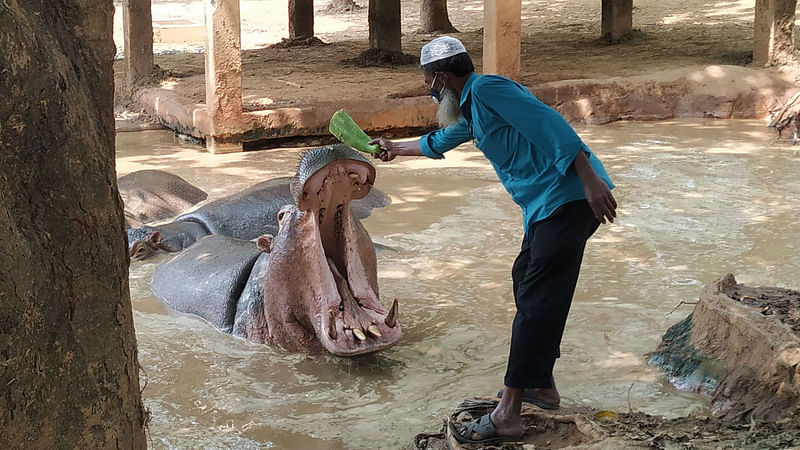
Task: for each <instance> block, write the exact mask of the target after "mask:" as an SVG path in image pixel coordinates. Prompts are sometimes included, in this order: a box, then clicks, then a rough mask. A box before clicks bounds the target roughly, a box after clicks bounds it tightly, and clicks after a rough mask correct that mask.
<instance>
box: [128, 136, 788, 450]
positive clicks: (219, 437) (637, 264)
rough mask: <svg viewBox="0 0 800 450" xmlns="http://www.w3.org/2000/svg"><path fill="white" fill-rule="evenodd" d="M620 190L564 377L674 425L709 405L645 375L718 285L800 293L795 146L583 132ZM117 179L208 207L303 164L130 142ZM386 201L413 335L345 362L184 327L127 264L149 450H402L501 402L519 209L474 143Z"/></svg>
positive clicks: (588, 271)
mask: <svg viewBox="0 0 800 450" xmlns="http://www.w3.org/2000/svg"><path fill="white" fill-rule="evenodd" d="M579 132H580V133H581V134H582V136H584V138H585V140H586V141H587V142H588V143H589V144H590V145H591V146H592V148H593V149H594V150H595V151H596V152H597V153H598V154H600V155H601V157H602V159H603V160H604V162H605V164H606V166H607V168H608V170H609V172H610V173H611V175H612V178H613V179H614V181H615V182H616V184H617V186H618V189H617V190H616V191H615V195H616V196H617V199H618V200H619V203H620V205H621V208H620V211H619V213H620V217H619V221H618V223H617V224H614V225H611V226H608V225H607V226H603V227H601V229H600V230H599V231H598V233H597V234H596V235H595V237H594V238H593V239H592V240H591V241H590V244H589V246H588V248H587V255H586V259H585V263H584V266H583V271H582V273H581V278H580V281H579V286H578V290H577V292H576V295H575V302H574V305H573V309H572V313H571V315H570V319H569V322H568V324H567V331H566V335H565V337H564V342H563V344H562V353H563V357H562V358H561V360H560V361H559V363H558V364H557V366H556V379H557V381H558V383H559V389H560V390H561V392H562V396H563V397H564V403H565V404H566V405H585V406H591V407H594V408H598V409H610V410H617V411H627V410H628V408H629V407H630V408H633V409H634V410H636V411H644V412H648V413H653V414H661V415H666V416H678V415H685V414H688V413H699V414H705V413H707V412H708V408H707V403H706V400H705V399H703V398H701V397H699V396H697V395H695V394H691V393H683V392H679V391H677V390H675V389H674V388H673V387H671V386H670V385H669V383H668V382H667V380H666V379H665V377H664V376H663V375H662V374H661V373H659V372H658V371H657V370H655V369H653V368H651V367H649V366H647V364H646V361H647V357H646V356H645V354H646V353H647V352H649V351H651V350H653V349H654V348H655V347H656V346H657V345H658V342H659V339H660V336H661V335H662V333H663V332H664V330H666V328H667V327H669V326H670V325H672V324H673V323H675V322H677V321H678V320H680V319H681V318H683V317H684V316H685V315H687V314H688V313H689V312H690V308H691V307H690V306H682V307H680V308H678V309H677V310H676V311H674V312H673V310H675V308H676V306H677V305H678V304H679V303H680V302H681V301H686V302H690V301H693V300H695V299H696V298H697V296H698V294H699V292H700V289H701V288H702V286H703V285H704V284H706V283H707V282H709V281H711V280H713V279H715V278H716V277H719V276H721V275H722V274H724V273H725V272H733V273H734V274H736V276H737V279H738V280H740V281H743V282H746V283H752V284H763V285H774V286H784V287H794V288H798V287H800V286H799V285H798V284H797V281H796V280H797V274H798V269H799V268H800V256H798V255H799V253H798V251H797V249H796V248H795V246H796V245H798V244H797V237H798V233H800V217H799V216H800V212H798V208H797V206H796V205H797V199H798V198H800V177H798V175H797V174H798V173H799V172H798V167H800V152H798V149H796V148H794V147H792V146H790V145H786V144H773V145H770V141H771V140H772V139H773V136H772V134H771V133H770V132H769V130H767V129H766V128H765V127H764V126H763V124H762V123H761V122H754V121H704V120H693V121H672V122H661V123H618V124H612V125H607V126H603V127H591V128H588V127H587V128H579ZM117 142H118V171H119V174H120V175H122V174H124V173H127V172H130V171H133V170H138V169H142V168H160V169H164V170H169V171H171V172H174V173H177V174H179V175H181V176H183V177H184V178H186V179H187V180H189V181H191V182H193V183H195V184H197V185H198V186H200V187H201V188H203V189H206V190H207V191H209V194H210V195H209V200H211V199H214V198H218V197H220V196H222V195H225V194H228V193H230V192H233V191H236V190H239V189H241V188H244V187H246V186H249V185H251V184H254V183H256V182H258V181H261V180H263V179H265V178H268V177H271V176H278V175H285V174H289V173H291V171H292V169H293V166H294V164H295V163H296V161H297V155H298V154H299V153H300V151H299V150H286V149H282V150H265V151H260V152H248V153H244V154H238V155H216V156H214V155H209V154H207V153H204V152H202V151H200V150H199V149H198V147H196V146H194V145H192V144H190V143H184V142H181V141H179V140H176V139H175V138H174V137H173V136H172V135H171V134H170V133H168V132H160V131H150V132H139V133H125V134H120V135H119V136H118V138H117ZM377 186H378V187H379V188H380V189H382V190H384V191H385V192H387V193H388V194H389V195H390V196H391V197H392V199H393V204H392V205H391V206H389V207H387V208H384V209H382V210H378V211H375V212H374V214H373V216H372V217H370V218H369V219H367V220H366V221H365V225H366V227H367V229H368V230H369V232H370V234H371V235H372V237H373V239H374V240H375V241H377V242H379V243H382V244H386V245H389V246H391V247H393V248H394V249H395V250H396V251H386V252H382V253H381V254H380V255H379V257H378V261H379V279H380V286H381V296H382V298H383V300H384V302H388V301H391V299H392V298H395V297H396V298H398V299H399V301H400V304H401V321H402V325H403V327H404V332H405V335H404V339H403V341H402V343H401V344H399V345H397V346H396V347H394V348H392V349H389V350H388V351H384V352H382V353H380V354H378V355H370V356H366V357H360V358H356V359H340V358H336V357H331V356H326V355H300V354H288V353H285V352H283V351H281V350H279V349H275V348H270V347H267V346H261V345H253V344H250V343H248V342H244V341H242V340H239V339H236V338H232V337H230V336H228V335H225V334H222V333H221V332H219V331H217V330H215V329H214V328H212V327H211V326H210V325H208V324H206V323H205V322H203V321H201V320H199V319H196V318H193V317H190V316H185V315H181V314H177V313H174V312H172V311H170V310H168V309H167V308H166V307H164V306H163V305H162V304H161V302H160V301H159V300H157V299H156V298H154V297H153V296H152V295H151V293H150V290H149V286H148V283H149V278H150V275H151V273H152V271H153V269H154V268H155V266H156V265H157V264H158V263H159V262H161V261H163V258H161V259H156V260H151V261H147V262H144V263H133V264H132V266H131V295H132V298H133V307H134V310H135V322H136V331H137V337H138V343H139V358H140V362H141V364H142V366H143V369H144V370H143V375H144V380H145V382H146V387H145V388H144V398H145V403H146V405H147V407H148V408H149V410H150V412H151V414H152V421H151V423H150V438H151V443H152V446H153V447H155V448H166V447H171V448H201V447H202V448H267V447H275V448H305V449H338V448H358V449H360V448H407V447H409V446H410V444H411V442H412V439H413V436H414V434H415V433H418V432H421V431H435V430H436V427H437V425H436V424H437V420H438V418H439V417H440V416H442V415H445V414H446V413H447V412H448V411H450V410H451V409H452V408H453V407H455V406H456V405H457V404H458V403H459V402H460V401H461V400H462V399H464V398H467V397H470V396H474V395H490V394H493V393H495V392H496V391H497V389H498V388H499V387H500V385H501V382H502V376H503V373H504V370H505V366H504V363H505V359H506V353H507V348H508V340H509V333H510V323H511V319H512V316H513V299H512V296H511V283H510V266H511V263H512V261H513V259H514V257H515V256H516V253H517V251H518V248H519V245H520V239H521V230H522V227H521V223H520V213H519V210H518V208H517V207H516V206H515V205H514V204H513V203H511V201H510V200H509V198H508V196H507V194H506V193H505V192H504V191H503V188H502V187H501V186H500V185H499V184H498V183H497V182H496V178H495V176H494V173H493V172H492V170H491V168H490V167H489V166H488V164H487V163H486V162H485V161H484V160H483V158H482V156H481V155H480V153H478V152H477V151H476V150H475V149H474V148H473V147H471V146H468V145H465V146H464V147H463V148H461V149H459V150H456V151H454V152H451V153H450V154H448V157H447V159H445V160H444V161H429V160H424V159H419V160H408V161H405V162H402V163H391V164H383V163H381V164H379V166H378V178H377Z"/></svg>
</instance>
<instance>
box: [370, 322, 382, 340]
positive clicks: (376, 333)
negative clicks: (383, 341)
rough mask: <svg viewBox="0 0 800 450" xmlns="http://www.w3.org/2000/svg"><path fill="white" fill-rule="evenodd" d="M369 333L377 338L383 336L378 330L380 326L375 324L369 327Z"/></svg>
mask: <svg viewBox="0 0 800 450" xmlns="http://www.w3.org/2000/svg"><path fill="white" fill-rule="evenodd" d="M367 333H369V335H370V336H372V337H374V338H376V339H377V338H380V337H382V336H383V335H382V334H381V332H380V331H378V327H376V326H375V324H372V325H370V326H368V327H367Z"/></svg>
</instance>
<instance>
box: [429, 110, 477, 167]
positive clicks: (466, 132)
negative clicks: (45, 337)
mask: <svg viewBox="0 0 800 450" xmlns="http://www.w3.org/2000/svg"><path fill="white" fill-rule="evenodd" d="M470 139H472V134H471V133H470V129H469V125H468V124H467V121H466V119H464V118H463V117H462V118H461V119H459V120H458V122H456V123H454V124H452V125H449V126H447V127H446V128H441V129H438V130H434V131H431V132H430V133H428V134H426V135H424V136H422V137H421V138H420V140H419V147H420V149H421V150H422V154H423V155H425V156H427V157H428V158H433V159H442V158H444V152H446V151H448V150H452V149H454V148H456V147H458V146H459V145H461V144H463V143H464V142H467V141H468V140H470Z"/></svg>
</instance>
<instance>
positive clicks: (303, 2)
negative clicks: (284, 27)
mask: <svg viewBox="0 0 800 450" xmlns="http://www.w3.org/2000/svg"><path fill="white" fill-rule="evenodd" d="M312 36H314V0H289V39H303V38H310V37H312Z"/></svg>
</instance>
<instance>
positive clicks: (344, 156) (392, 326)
mask: <svg viewBox="0 0 800 450" xmlns="http://www.w3.org/2000/svg"><path fill="white" fill-rule="evenodd" d="M374 180H375V168H374V167H373V166H372V164H370V162H369V161H368V160H367V159H366V158H365V157H363V156H362V155H361V154H359V153H358V152H356V151H354V150H352V149H351V148H350V147H348V146H346V145H343V144H339V145H335V146H329V147H323V148H317V149H312V150H309V151H308V152H306V153H305V154H303V156H302V158H301V160H300V164H299V167H298V169H297V174H296V176H294V177H293V178H292V179H291V183H290V192H291V195H292V199H293V202H291V203H290V204H287V205H284V206H283V207H281V208H280V210H279V211H278V212H277V214H276V219H277V222H278V225H279V229H278V231H277V233H276V235H275V236H274V237H273V236H261V237H259V238H258V239H257V240H256V241H255V242H253V241H246V240H242V239H236V238H233V237H230V236H224V235H218V234H212V235H209V236H206V237H203V238H201V239H200V240H198V241H197V243H195V245H193V246H191V247H189V248H187V249H186V250H184V251H182V252H181V253H179V254H177V255H176V256H174V257H173V258H172V259H170V260H167V261H165V262H164V263H162V264H161V265H160V266H158V267H157V268H156V270H155V272H154V273H153V277H152V280H151V288H152V291H153V293H154V294H155V296H156V297H158V298H159V299H161V300H162V301H163V302H164V303H166V304H167V305H168V306H170V307H171V308H173V309H175V310H177V311H179V312H183V313H188V314H194V315H197V316H200V317H201V318H203V319H205V320H206V321H208V322H209V323H211V324H212V325H214V326H215V327H217V328H219V329H220V330H222V331H224V332H226V333H230V334H233V335H234V336H238V337H242V338H245V339H248V340H250V341H253V342H258V343H271V344H277V345H280V346H281V347H283V348H284V349H286V350H289V351H302V352H323V351H328V352H330V353H332V354H334V355H340V356H353V355H359V354H364V353H371V352H375V351H378V350H381V349H385V348H387V347H390V346H391V345H393V344H395V343H396V342H397V341H398V340H399V339H400V337H401V335H402V332H401V328H400V325H399V323H398V322H397V310H398V306H397V300H396V299H395V300H394V302H393V303H392V305H391V307H390V308H388V309H387V308H386V307H385V306H384V305H383V304H382V303H381V302H380V299H379V295H378V277H377V265H376V260H377V257H376V254H375V249H374V247H373V243H372V240H371V239H370V236H369V234H367V231H366V229H365V228H364V227H363V225H362V224H361V222H360V221H359V219H358V217H357V215H356V214H355V213H354V211H353V209H352V205H353V202H354V201H356V200H358V199H363V198H365V197H366V196H367V195H368V194H369V192H370V190H371V189H372V186H373V183H374Z"/></svg>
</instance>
